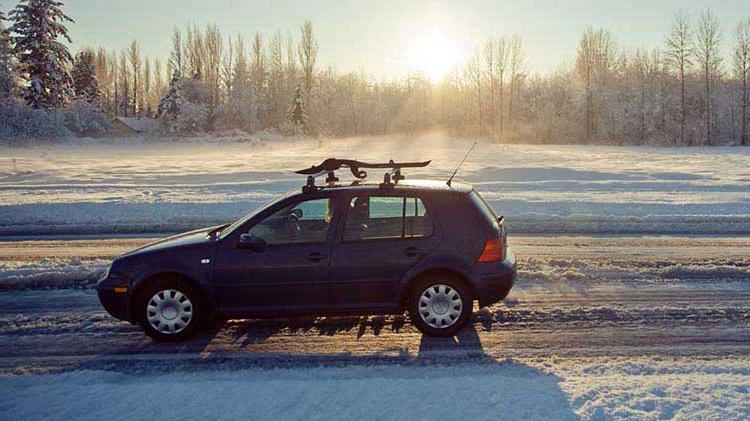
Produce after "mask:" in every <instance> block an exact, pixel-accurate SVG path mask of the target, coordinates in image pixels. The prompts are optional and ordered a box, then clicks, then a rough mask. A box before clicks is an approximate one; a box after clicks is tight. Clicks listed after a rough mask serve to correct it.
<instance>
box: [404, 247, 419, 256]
mask: <svg viewBox="0 0 750 421" xmlns="http://www.w3.org/2000/svg"><path fill="white" fill-rule="evenodd" d="M404 254H405V255H407V256H409V257H414V256H421V255H423V254H424V252H423V251H422V250H420V249H419V248H417V247H407V248H406V249H405V250H404Z"/></svg>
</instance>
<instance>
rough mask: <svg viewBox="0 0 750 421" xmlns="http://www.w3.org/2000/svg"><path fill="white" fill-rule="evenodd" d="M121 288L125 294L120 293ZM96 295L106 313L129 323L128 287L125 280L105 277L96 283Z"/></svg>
mask: <svg viewBox="0 0 750 421" xmlns="http://www.w3.org/2000/svg"><path fill="white" fill-rule="evenodd" d="M115 288H118V289H117V290H116V289H115ZM122 288H125V291H126V292H120V291H122ZM96 293H97V295H98V296H99V302H100V303H102V307H104V309H105V310H107V313H109V314H110V315H111V316H112V317H114V318H117V319H120V320H128V321H130V286H129V282H128V281H127V280H123V279H121V278H110V277H108V276H105V277H104V278H102V279H100V280H99V282H97V284H96Z"/></svg>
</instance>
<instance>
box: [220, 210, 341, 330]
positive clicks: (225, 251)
mask: <svg viewBox="0 0 750 421" xmlns="http://www.w3.org/2000/svg"><path fill="white" fill-rule="evenodd" d="M333 209H334V199H331V198H327V197H323V198H316V199H307V200H299V201H294V200H292V201H291V202H290V201H287V202H285V203H282V204H280V205H279V206H277V207H274V208H272V209H270V210H269V212H268V213H267V214H266V215H261V216H260V220H259V221H250V222H249V223H248V224H246V226H242V227H239V228H238V229H237V230H236V231H237V232H235V233H232V234H230V236H228V237H227V238H225V239H224V240H223V241H222V244H221V245H220V247H219V250H218V252H217V254H216V257H215V264H214V266H213V278H212V279H213V281H214V287H215V288H216V291H217V301H218V305H219V306H220V307H221V309H222V310H224V311H227V312H229V313H232V314H261V315H273V314H288V313H307V312H315V311H319V310H324V309H327V308H330V306H331V297H330V294H329V285H328V280H329V268H330V249H331V239H332V235H331V233H332V231H333V223H334V215H333ZM243 234H244V235H243ZM243 241H244V243H243ZM245 243H246V244H245Z"/></svg>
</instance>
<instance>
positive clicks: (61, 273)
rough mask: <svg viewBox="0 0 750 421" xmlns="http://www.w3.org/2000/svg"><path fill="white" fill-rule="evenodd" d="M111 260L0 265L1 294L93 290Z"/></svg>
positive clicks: (45, 260)
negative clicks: (20, 291)
mask: <svg viewBox="0 0 750 421" xmlns="http://www.w3.org/2000/svg"><path fill="white" fill-rule="evenodd" d="M110 263H111V261H110V260H103V259H91V260H89V259H56V258H51V259H40V260H37V261H34V262H24V261H21V262H19V261H5V262H2V263H0V291H4V290H17V289H40V288H76V287H92V286H93V285H94V284H95V282H96V281H97V280H98V279H99V278H100V277H101V276H102V275H104V273H105V272H106V271H107V268H108V267H109V265H110Z"/></svg>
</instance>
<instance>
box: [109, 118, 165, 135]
mask: <svg viewBox="0 0 750 421" xmlns="http://www.w3.org/2000/svg"><path fill="white" fill-rule="evenodd" d="M117 120H119V121H121V122H122V123H123V124H124V125H126V126H128V127H130V128H131V129H133V130H134V131H135V132H136V133H150V132H152V131H153V130H154V129H155V128H156V120H154V119H153V118H147V117H117Z"/></svg>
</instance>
